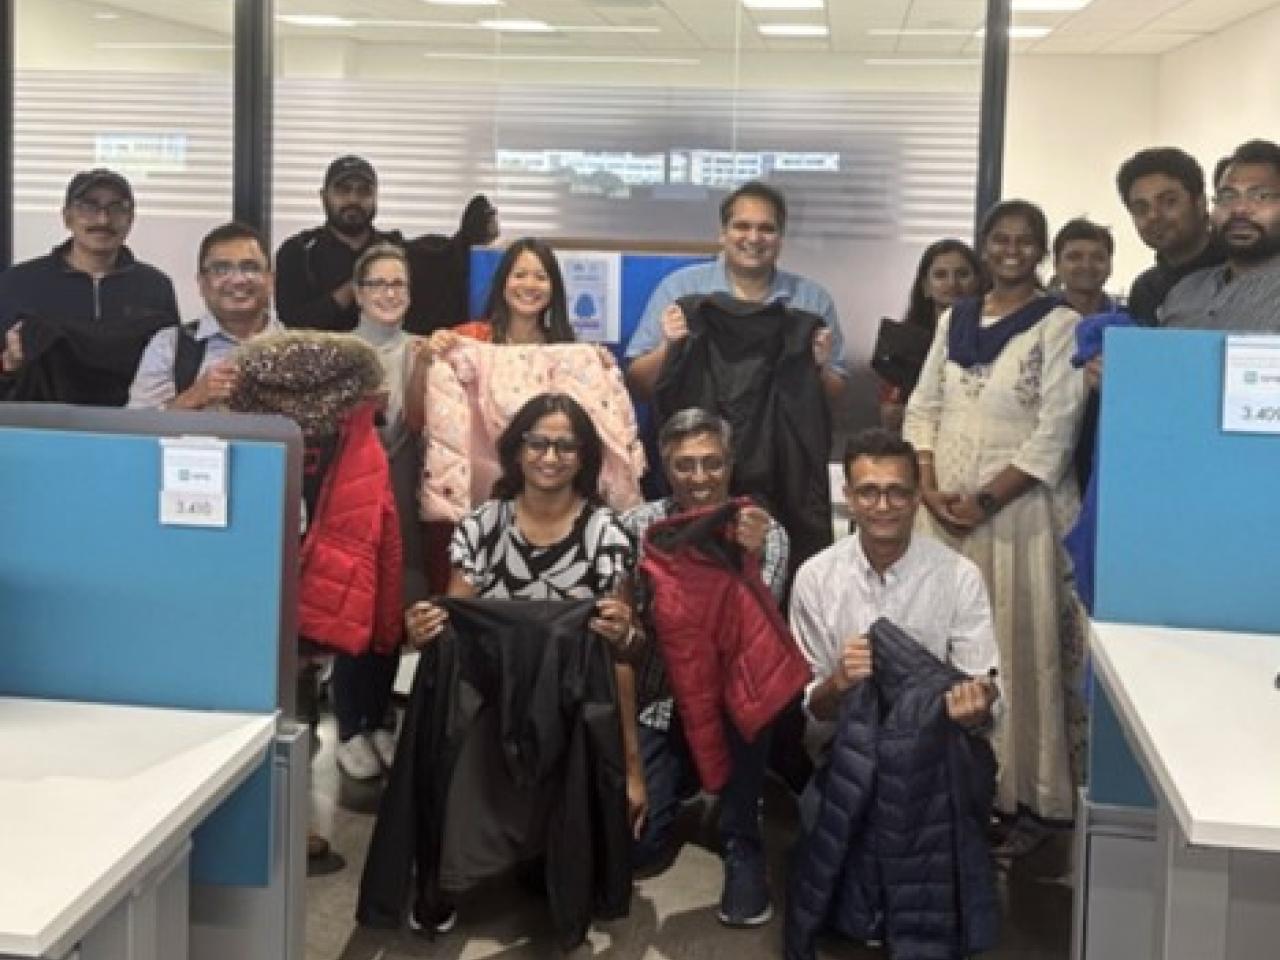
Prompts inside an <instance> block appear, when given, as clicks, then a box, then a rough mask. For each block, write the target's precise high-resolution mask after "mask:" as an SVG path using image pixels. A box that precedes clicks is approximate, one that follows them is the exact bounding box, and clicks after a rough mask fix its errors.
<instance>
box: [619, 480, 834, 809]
mask: <svg viewBox="0 0 1280 960" xmlns="http://www.w3.org/2000/svg"><path fill="white" fill-rule="evenodd" d="M745 502H746V501H741V502H734V503H730V504H727V505H725V506H722V507H715V508H710V509H707V510H699V511H692V512H690V513H684V514H680V515H678V516H675V517H669V518H667V519H665V520H659V521H657V522H655V523H654V524H653V525H652V526H650V527H649V529H648V530H647V531H646V533H645V543H644V550H643V553H642V559H641V561H640V569H641V572H642V573H643V575H644V576H645V577H646V578H647V580H648V587H649V596H650V598H651V599H650V605H649V610H650V619H651V623H652V626H653V628H654V631H655V632H656V634H657V639H658V643H659V646H660V648H661V650H662V656H663V659H664V661H665V662H666V667H667V674H668V677H669V678H670V682H671V692H672V694H673V695H674V696H675V701H676V707H677V709H679V711H680V720H681V722H682V724H683V725H684V734H685V739H686V740H687V741H688V744H689V751H690V753H692V755H693V761H694V765H695V766H696V767H697V769H698V776H699V777H700V779H701V780H702V785H703V786H704V787H705V788H706V789H707V790H710V791H713V792H714V791H718V790H720V789H721V788H722V787H723V786H724V785H725V783H726V782H727V781H728V779H729V773H730V768H731V760H730V755H729V746H728V742H727V740H726V739H725V734H724V727H723V726H722V724H723V723H724V719H723V718H724V717H725V715H726V714H727V715H728V717H729V719H730V720H731V721H732V722H733V725H734V726H735V727H737V728H738V731H739V733H741V734H742V736H743V737H744V738H745V739H746V740H747V741H752V740H754V739H755V738H756V735H757V734H759V733H760V731H761V730H762V729H764V727H765V726H766V725H767V724H768V723H769V722H770V721H771V720H773V718H774V717H776V716H777V715H778V713H779V712H781V711H782V709H783V708H784V707H785V706H786V705H787V704H788V703H790V702H791V700H792V699H793V698H794V697H795V696H796V694H798V693H799V692H800V691H801V690H803V689H804V686H805V684H806V683H808V682H809V677H810V673H809V665H808V662H807V661H806V660H805V659H804V656H803V655H802V654H801V653H800V651H799V649H798V648H797V647H796V643H795V640H794V639H792V636H791V632H790V630H788V628H787V623H786V621H785V620H784V619H783V618H782V614H781V613H779V611H778V606H777V602H776V601H775V600H774V598H773V594H771V593H770V592H769V588H768V587H766V586H765V584H764V581H763V580H762V579H761V578H760V565H759V561H758V560H757V559H756V558H755V557H753V556H751V555H749V554H746V553H745V552H743V551H742V550H740V549H739V548H738V547H737V546H736V545H734V544H731V543H730V542H729V540H728V538H727V529H728V524H729V522H730V521H731V520H732V518H733V515H734V514H735V513H736V512H737V510H738V509H739V507H740V506H741V505H742V504H744V503H745Z"/></svg>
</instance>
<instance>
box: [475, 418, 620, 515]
mask: <svg viewBox="0 0 1280 960" xmlns="http://www.w3.org/2000/svg"><path fill="white" fill-rule="evenodd" d="M553 413H563V414H564V415H565V416H566V417H568V418H569V423H570V425H571V426H572V427H573V436H574V438H575V439H576V440H577V441H578V443H579V444H580V446H579V448H578V472H577V473H576V474H575V475H574V478H573V489H574V490H575V491H576V492H577V494H578V495H579V496H580V497H583V498H585V499H586V500H588V501H590V502H592V503H598V502H599V501H600V470H601V468H602V466H603V464H604V443H603V442H602V441H601V440H600V432H599V431H598V430H596V425H595V424H594V423H592V422H591V418H590V417H589V416H587V411H585V410H583V409H582V405H581V404H579V403H578V401H577V400H575V399H573V397H571V396H569V395H568V394H567V393H540V394H538V395H537V396H536V397H533V398H532V399H530V400H529V401H527V402H526V403H525V405H524V406H523V407H521V408H520V409H519V410H517V411H516V415H515V416H514V417H512V418H511V422H510V423H509V424H507V428H506V429H505V430H503V431H502V435H501V436H500V437H498V463H499V465H500V466H501V467H502V473H501V475H500V476H499V477H498V479H497V480H496V481H494V484H493V493H492V494H491V496H492V497H493V498H494V499H495V500H509V499H511V498H512V497H514V496H515V495H516V494H517V493H519V492H520V491H521V490H523V489H524V470H523V469H522V468H521V466H520V452H521V449H522V448H523V446H524V435H525V434H526V433H528V432H529V431H530V430H532V429H533V428H534V426H535V425H536V424H537V422H538V421H539V420H541V419H542V418H543V417H548V416H550V415H551V414H553Z"/></svg>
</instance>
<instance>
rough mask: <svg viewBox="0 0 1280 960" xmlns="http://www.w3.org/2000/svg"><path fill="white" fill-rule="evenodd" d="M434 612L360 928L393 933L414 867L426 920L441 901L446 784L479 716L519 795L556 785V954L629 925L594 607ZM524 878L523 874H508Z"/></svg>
mask: <svg viewBox="0 0 1280 960" xmlns="http://www.w3.org/2000/svg"><path fill="white" fill-rule="evenodd" d="M439 603H440V604H441V605H442V606H444V607H445V608H446V609H447V610H448V611H449V624H450V629H449V630H447V631H446V632H445V634H444V635H442V636H441V637H440V638H439V639H438V640H437V641H436V642H434V643H433V644H432V645H431V647H430V648H429V649H428V651H427V652H425V653H424V654H423V655H422V657H421V659H420V660H419V662H418V672H417V674H416V676H415V677H414V681H413V690H412V692H411V694H410V698H409V707H408V710H407V711H406V713H405V719H404V725H403V728H402V730H401V733H400V741H399V744H398V746H397V748H396V759H395V764H394V766H393V767H392V770H391V776H390V780H389V781H388V783H387V788H386V790H385V792H384V793H383V796H382V802H381V805H380V807H379V810H378V819H377V822H376V823H375V825H374V830H373V839H372V840H371V842H370V845H369V855H368V858H367V860H366V861H365V866H364V874H363V875H362V877H361V879H360V898H359V902H358V905H357V909H356V919H357V920H359V921H360V923H362V924H368V925H372V926H396V925H398V924H399V923H400V920H401V917H402V916H403V913H404V908H405V906H406V905H407V903H408V900H409V896H408V894H409V892H410V887H409V878H410V872H411V868H413V870H414V871H415V873H416V890H415V898H416V899H417V901H418V902H419V903H420V904H421V905H422V908H423V910H422V913H421V915H423V916H432V915H434V911H435V908H436V906H437V905H438V903H439V901H440V889H439V867H440V858H441V851H442V844H443V839H444V828H445V823H444V819H445V807H446V800H447V797H448V793H449V783H450V779H451V776H452V771H453V769H454V765H455V762H456V761H457V758H458V754H459V751H460V750H461V747H462V741H463V739H464V737H465V735H466V734H467V732H468V730H469V728H470V727H471V725H472V721H473V720H474V719H475V717H476V715H477V714H478V713H479V711H480V708H481V706H482V704H488V705H489V706H490V707H491V708H493V709H496V710H497V711H498V728H499V731H500V734H499V739H500V744H494V745H493V748H494V749H498V748H499V747H500V748H501V751H502V755H503V758H504V760H505V762H506V765H507V768H508V770H509V771H510V773H511V776H512V779H513V781H515V782H516V783H521V784H525V783H530V782H535V781H537V782H543V781H548V782H550V783H553V784H555V785H556V786H555V789H556V790H557V796H556V800H555V803H554V804H553V808H552V812H551V817H550V822H549V823H548V826H547V837H546V881H547V892H548V900H549V906H550V910H551V916H552V921H553V923H554V925H555V929H556V932H557V934H558V936H559V939H560V942H561V945H562V946H563V947H564V948H565V949H566V950H568V949H572V948H573V947H575V946H577V945H578V944H579V943H581V942H582V941H583V940H584V939H585V938H586V932H587V926H588V924H589V923H590V921H591V918H592V916H598V917H601V918H615V917H620V916H623V915H625V914H626V912H627V909H628V907H629V905H630V899H631V835H630V831H629V830H628V826H627V798H626V767H625V761H624V757H623V749H622V733H621V726H620V718H619V713H618V706H617V690H616V685H615V682H614V673H613V660H612V657H611V656H610V653H609V650H608V648H607V646H606V644H605V643H604V641H603V640H601V639H600V638H599V637H597V636H596V635H595V634H593V633H591V632H590V631H589V630H588V629H587V621H588V620H589V619H590V618H591V617H592V616H593V615H594V610H595V601H594V600H572V601H564V602H547V601H528V600H458V599H444V600H440V601H439ZM512 866H515V864H512Z"/></svg>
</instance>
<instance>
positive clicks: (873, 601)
mask: <svg viewBox="0 0 1280 960" xmlns="http://www.w3.org/2000/svg"><path fill="white" fill-rule="evenodd" d="M881 617H885V618H887V619H888V620H890V621H892V622H893V623H894V624H895V625H896V626H898V627H900V628H902V629H903V630H905V631H906V632H907V633H908V634H910V635H911V636H912V637H913V638H914V639H915V640H917V641H918V642H919V643H920V644H921V645H922V646H924V647H925V648H926V649H927V650H928V651H929V652H930V653H932V654H933V655H934V656H935V657H937V658H938V659H939V660H942V661H944V662H946V663H949V664H951V665H952V666H954V667H955V668H956V669H957V670H961V671H963V672H964V673H967V674H969V675H970V676H974V677H985V676H987V675H988V673H989V671H991V670H992V669H997V670H998V669H999V666H1000V653H999V651H998V649H997V647H996V640H995V633H994V631H993V629H992V623H991V603H990V601H989V600H988V599H987V588H986V586H985V585H984V584H983V582H982V574H981V573H980V572H979V570H978V567H977V565H976V564H974V563H973V561H971V560H969V559H968V558H966V557H963V556H961V555H960V554H959V553H957V552H956V551H954V550H952V549H951V548H950V547H948V546H946V545H944V544H942V543H939V542H938V541H937V540H934V539H933V538H931V537H926V536H922V535H920V534H915V535H914V536H912V538H911V543H910V544H909V545H908V547H907V552H906V553H904V554H903V555H902V556H901V557H900V558H899V559H898V562H897V563H895V564H894V565H893V566H891V567H890V568H889V569H888V570H886V571H885V573H884V576H881V575H880V574H879V573H877V572H876V571H875V569H874V568H873V567H872V566H871V563H870V561H868V560H867V555H866V553H865V552H864V551H863V549H862V541H861V539H860V538H859V537H858V536H857V535H856V534H855V535H853V536H849V537H845V538H844V539H843V540H840V541H838V542H837V543H836V544H835V545H834V546H830V547H828V548H827V549H825V550H823V551H822V552H821V553H819V554H816V555H815V556H813V557H811V558H810V559H809V560H807V561H806V562H805V563H804V565H803V566H802V567H801V568H800V570H799V571H798V572H797V573H796V579H795V585H794V587H793V588H792V591H791V630H792V632H793V633H794V634H795V637H796V640H797V641H798V642H799V644H800V650H801V652H803V653H804V655H805V658H806V659H807V660H808V661H809V667H810V669H811V670H812V671H813V680H812V681H810V683H809V685H808V686H807V687H806V688H805V694H804V703H805V711H806V713H808V714H809V723H810V736H809V737H808V739H809V741H810V743H811V744H813V745H819V744H823V743H826V742H827V741H829V740H830V739H831V736H832V735H833V734H834V732H835V726H836V725H835V723H834V722H832V721H822V720H819V719H818V718H816V717H814V716H813V714H812V712H810V711H809V698H810V697H811V696H812V695H813V691H814V690H815V689H816V688H817V687H818V685H819V684H820V683H822V682H824V681H825V680H826V679H827V678H828V677H830V676H831V675H832V674H833V673H835V672H836V670H837V668H838V667H839V665H840V652H841V650H842V649H843V647H844V644H845V641H846V640H851V639H854V638H856V637H863V636H866V634H867V630H868V629H869V628H870V626H871V624H873V623H874V622H875V621H876V620H878V619H879V618H881Z"/></svg>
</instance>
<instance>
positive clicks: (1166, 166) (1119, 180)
mask: <svg viewBox="0 0 1280 960" xmlns="http://www.w3.org/2000/svg"><path fill="white" fill-rule="evenodd" d="M1153 173H1162V174H1164V175H1165V176H1166V177H1171V178H1172V179H1174V180H1177V181H1178V182H1179V183H1180V184H1182V185H1183V186H1184V187H1185V188H1186V190H1187V193H1189V194H1191V199H1193V200H1195V199H1198V198H1200V197H1203V196H1204V171H1203V170H1201V169H1200V164H1199V163H1197V162H1196V158H1195V157H1193V156H1191V154H1189V153H1187V151H1185V150H1179V149H1178V148H1177V147H1150V148H1149V149H1147V150H1139V151H1138V152H1137V153H1135V154H1134V155H1133V156H1132V157H1130V158H1129V159H1128V160H1126V161H1125V162H1124V163H1122V164H1120V172H1119V173H1117V174H1116V189H1117V190H1119V191H1120V202H1121V203H1123V204H1124V205H1125V206H1126V207H1128V206H1129V191H1130V190H1132V189H1133V185H1134V183H1135V182H1136V181H1137V180H1138V179H1139V178H1141V177H1149V176H1151V174H1153Z"/></svg>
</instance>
